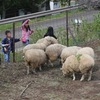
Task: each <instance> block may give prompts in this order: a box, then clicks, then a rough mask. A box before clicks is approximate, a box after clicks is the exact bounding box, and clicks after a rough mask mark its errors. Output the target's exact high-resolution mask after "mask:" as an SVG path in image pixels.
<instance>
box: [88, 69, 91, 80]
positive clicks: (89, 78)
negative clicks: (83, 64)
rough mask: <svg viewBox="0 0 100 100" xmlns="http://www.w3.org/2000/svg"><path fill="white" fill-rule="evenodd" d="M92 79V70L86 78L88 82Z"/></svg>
mask: <svg viewBox="0 0 100 100" xmlns="http://www.w3.org/2000/svg"><path fill="white" fill-rule="evenodd" d="M91 78H92V70H90V71H89V77H88V81H90V80H91Z"/></svg>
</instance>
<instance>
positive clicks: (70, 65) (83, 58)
mask: <svg viewBox="0 0 100 100" xmlns="http://www.w3.org/2000/svg"><path fill="white" fill-rule="evenodd" d="M94 64H95V61H94V59H93V58H92V57H91V56H90V55H88V54H82V55H72V56H69V57H68V58H67V59H66V61H65V62H64V64H63V65H62V68H61V70H62V73H63V75H64V76H65V75H68V74H69V73H72V74H73V80H75V79H76V77H75V72H81V74H82V77H81V79H80V81H83V80H84V78H85V74H89V77H88V81H90V80H91V76H92V69H93V67H94Z"/></svg>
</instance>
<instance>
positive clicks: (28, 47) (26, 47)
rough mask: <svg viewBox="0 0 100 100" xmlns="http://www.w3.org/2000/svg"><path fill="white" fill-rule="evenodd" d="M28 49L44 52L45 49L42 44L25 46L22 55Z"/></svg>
mask: <svg viewBox="0 0 100 100" xmlns="http://www.w3.org/2000/svg"><path fill="white" fill-rule="evenodd" d="M29 49H41V50H45V49H46V45H45V44H44V43H37V44H28V45H27V46H25V47H24V48H23V54H25V52H26V51H27V50H29Z"/></svg>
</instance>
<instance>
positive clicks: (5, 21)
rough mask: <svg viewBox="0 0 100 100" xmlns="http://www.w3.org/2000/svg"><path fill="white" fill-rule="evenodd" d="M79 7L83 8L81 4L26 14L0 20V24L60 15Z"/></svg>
mask: <svg viewBox="0 0 100 100" xmlns="http://www.w3.org/2000/svg"><path fill="white" fill-rule="evenodd" d="M81 6H83V4H81V5H76V6H69V7H63V8H58V9H54V10H48V11H42V12H38V13H32V14H28V15H23V16H18V17H13V18H7V19H3V20H0V24H7V23H13V22H18V21H22V20H25V19H31V18H37V17H41V16H47V15H50V14H56V13H60V12H65V11H69V10H73V9H76V8H78V7H81Z"/></svg>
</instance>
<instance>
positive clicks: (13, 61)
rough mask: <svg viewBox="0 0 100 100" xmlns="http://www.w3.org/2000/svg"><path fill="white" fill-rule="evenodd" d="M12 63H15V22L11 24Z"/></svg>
mask: <svg viewBox="0 0 100 100" xmlns="http://www.w3.org/2000/svg"><path fill="white" fill-rule="evenodd" d="M13 49H14V51H13V62H15V22H13Z"/></svg>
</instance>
